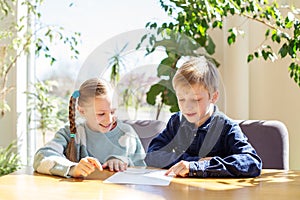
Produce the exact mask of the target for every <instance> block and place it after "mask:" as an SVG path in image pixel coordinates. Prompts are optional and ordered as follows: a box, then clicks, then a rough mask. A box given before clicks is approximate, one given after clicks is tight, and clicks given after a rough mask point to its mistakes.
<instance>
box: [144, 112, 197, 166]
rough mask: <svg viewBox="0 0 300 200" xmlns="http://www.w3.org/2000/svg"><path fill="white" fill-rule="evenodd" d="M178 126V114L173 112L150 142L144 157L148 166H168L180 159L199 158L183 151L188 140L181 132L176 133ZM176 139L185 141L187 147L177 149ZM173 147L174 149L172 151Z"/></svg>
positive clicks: (194, 159) (190, 159)
mask: <svg viewBox="0 0 300 200" xmlns="http://www.w3.org/2000/svg"><path fill="white" fill-rule="evenodd" d="M179 127H180V119H179V115H178V114H174V115H172V116H171V118H170V120H169V122H168V123H167V126H166V128H165V129H164V130H163V131H162V132H161V133H160V134H159V135H158V136H157V137H155V138H154V139H153V140H152V141H151V142H150V144H149V147H148V152H147V155H146V158H145V161H146V163H147V165H148V166H152V167H158V168H169V167H171V166H172V165H174V164H175V163H177V162H179V161H180V160H186V161H196V160H199V157H198V156H196V157H195V156H190V155H189V154H187V153H184V152H185V150H186V149H187V147H188V146H189V145H188V143H189V142H184V141H185V140H186V138H185V136H184V135H182V133H180V134H177V132H178V130H179ZM176 141H180V143H186V144H187V147H186V148H184V147H183V148H182V150H183V151H180V150H178V144H177V142H176ZM186 144H185V145H186ZM174 149H176V150H175V151H174Z"/></svg>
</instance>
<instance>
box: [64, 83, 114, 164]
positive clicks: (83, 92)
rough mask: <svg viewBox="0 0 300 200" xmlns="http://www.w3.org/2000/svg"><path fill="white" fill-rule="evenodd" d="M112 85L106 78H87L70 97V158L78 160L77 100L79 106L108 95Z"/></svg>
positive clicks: (68, 146)
mask: <svg viewBox="0 0 300 200" xmlns="http://www.w3.org/2000/svg"><path fill="white" fill-rule="evenodd" d="M111 89H112V88H111V86H110V85H109V83H107V82H106V81H104V80H101V79H98V78H92V79H88V80H86V81H85V82H84V83H82V85H81V86H80V88H79V90H77V91H75V92H74V93H73V94H72V96H71V97H70V101H69V123H70V132H71V135H70V136H71V140H70V141H69V143H68V145H67V149H66V156H67V158H68V159H69V160H71V161H73V162H77V161H78V160H77V152H76V147H75V136H76V134H77V129H76V123H75V113H76V101H77V104H78V105H79V106H86V105H88V104H90V102H91V101H90V100H91V99H93V98H95V97H97V96H103V95H107V94H109V93H110V92H111Z"/></svg>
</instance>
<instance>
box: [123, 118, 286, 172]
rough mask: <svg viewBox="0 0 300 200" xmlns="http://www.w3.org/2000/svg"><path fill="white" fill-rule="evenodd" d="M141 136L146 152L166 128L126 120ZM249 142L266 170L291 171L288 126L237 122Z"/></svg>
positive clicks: (159, 122) (271, 122)
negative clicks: (152, 141) (154, 139)
mask: <svg viewBox="0 0 300 200" xmlns="http://www.w3.org/2000/svg"><path fill="white" fill-rule="evenodd" d="M124 122H125V123H128V124H130V125H131V126H132V127H133V128H134V129H135V131H136V132H137V134H138V135H139V137H140V139H141V142H142V144H143V147H144V149H145V151H147V149H148V146H149V143H150V142H151V140H152V139H153V138H154V137H155V136H156V135H157V134H158V133H160V132H161V131H162V130H163V129H164V128H165V126H166V123H165V122H162V121H158V120H135V121H133V120H125V121H124ZM237 122H238V123H239V125H240V127H241V129H242V130H243V132H244V133H245V135H246V136H247V137H248V139H249V142H250V143H251V144H252V146H253V147H254V148H255V149H256V151H257V154H258V155H259V156H260V157H261V159H262V162H263V168H265V169H289V138H288V131H287V128H286V126H285V125H284V124H283V123H282V122H279V121H274V120H269V121H263V120H244V121H241V120H239V121H237Z"/></svg>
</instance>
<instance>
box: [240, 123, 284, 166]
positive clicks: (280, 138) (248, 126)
mask: <svg viewBox="0 0 300 200" xmlns="http://www.w3.org/2000/svg"><path fill="white" fill-rule="evenodd" d="M239 126H240V127H241V129H242V131H243V132H244V133H245V135H246V136H247V137H248V139H249V142H250V143H251V144H252V146H253V147H254V148H255V150H256V151H257V154H258V155H259V156H260V157H261V159H262V162H263V168H265V169H285V170H288V169H289V138H288V131H287V128H286V126H285V125H284V124H283V123H282V122H280V121H276V120H245V121H239Z"/></svg>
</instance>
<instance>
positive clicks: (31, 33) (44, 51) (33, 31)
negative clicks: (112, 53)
mask: <svg viewBox="0 0 300 200" xmlns="http://www.w3.org/2000/svg"><path fill="white" fill-rule="evenodd" d="M42 3H43V0H34V1H33V0H24V1H22V2H21V3H19V4H18V1H17V0H9V1H8V0H0V24H1V27H5V29H1V30H0V64H1V65H0V115H1V116H2V117H3V116H4V114H5V113H6V112H8V111H10V107H9V106H8V104H7V101H6V98H7V95H8V94H9V93H10V92H11V91H12V90H13V89H14V86H13V85H9V81H8V78H9V75H10V72H11V71H12V69H13V68H14V67H15V66H16V63H17V60H18V59H19V58H20V57H21V56H23V55H28V54H29V53H31V54H35V55H36V56H44V57H45V58H47V59H48V60H49V62H50V64H53V63H54V62H55V61H56V58H55V57H53V56H52V54H51V44H53V43H55V42H58V41H59V42H62V43H63V44H65V45H66V46H68V47H69V48H70V52H71V54H72V55H71V57H73V58H77V56H78V54H79V52H78V50H77V49H76V47H77V45H78V41H79V37H80V34H79V33H77V32H75V33H68V32H67V31H66V30H64V29H63V27H58V26H52V25H46V24H42V23H41V20H40V19H41V13H40V12H39V7H40V6H41V5H42ZM17 4H18V5H17ZM70 5H71V4H70ZM17 8H18V10H26V11H27V12H25V15H24V16H18V15H20V13H18V12H16V9H17ZM13 19H17V21H14V20H13ZM3 25H5V26H3ZM32 49H33V50H32ZM39 67H42V66H39Z"/></svg>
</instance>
